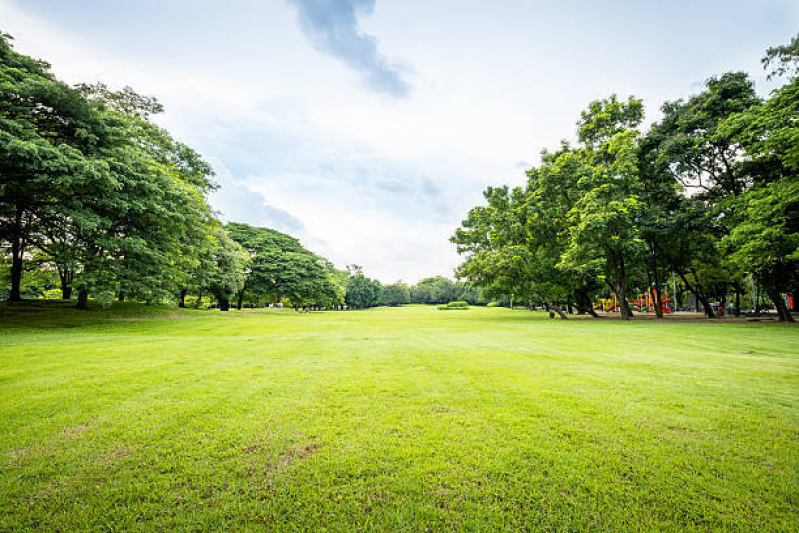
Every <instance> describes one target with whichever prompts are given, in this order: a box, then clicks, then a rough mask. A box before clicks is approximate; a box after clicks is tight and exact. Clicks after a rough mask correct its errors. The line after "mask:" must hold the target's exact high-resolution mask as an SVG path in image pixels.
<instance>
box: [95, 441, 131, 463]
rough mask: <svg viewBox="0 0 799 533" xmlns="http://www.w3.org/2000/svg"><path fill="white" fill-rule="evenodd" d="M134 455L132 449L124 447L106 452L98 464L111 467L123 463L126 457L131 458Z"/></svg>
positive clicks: (98, 459) (99, 458)
mask: <svg viewBox="0 0 799 533" xmlns="http://www.w3.org/2000/svg"><path fill="white" fill-rule="evenodd" d="M131 455H132V451H131V449H130V447H128V446H126V445H123V446H119V447H117V448H114V449H111V450H108V451H106V452H105V453H104V454H102V455H101V456H100V457H98V458H97V460H96V462H97V463H98V464H102V465H111V464H113V463H116V462H118V461H121V460H122V459H124V458H125V457H130V456H131Z"/></svg>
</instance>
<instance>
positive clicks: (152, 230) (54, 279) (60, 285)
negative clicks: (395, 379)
mask: <svg viewBox="0 0 799 533" xmlns="http://www.w3.org/2000/svg"><path fill="white" fill-rule="evenodd" d="M11 40H12V39H11V37H10V36H8V35H0V283H1V284H2V289H0V290H1V291H2V292H3V293H4V296H5V297H6V299H7V300H9V301H12V302H16V301H21V300H22V299H23V297H42V296H49V297H60V298H63V299H70V298H74V297H76V298H75V299H76V300H77V303H76V305H77V306H78V307H86V306H87V305H88V301H89V297H92V298H93V299H95V300H96V301H99V302H100V303H103V304H106V303H109V302H111V301H112V300H114V299H117V300H134V301H143V302H147V303H153V302H176V303H177V305H178V306H180V307H189V306H191V307H197V308H199V307H205V306H206V305H213V306H217V307H219V308H220V309H222V310H228V309H230V308H231V307H237V308H239V309H241V308H243V307H263V306H268V305H289V306H293V307H296V308H309V307H310V308H343V307H345V306H347V307H350V308H368V307H373V306H376V305H392V306H393V305H403V304H407V303H410V302H418V303H446V302H448V301H452V300H458V299H468V300H469V301H470V302H473V303H477V292H476V290H475V289H471V288H470V287H469V286H468V285H467V284H464V283H461V282H455V281H452V280H449V279H447V278H443V277H437V278H428V279H425V280H422V281H421V282H420V283H419V284H417V285H414V286H412V287H409V286H407V285H405V284H404V283H402V282H398V283H394V284H389V285H385V286H384V285H382V284H381V283H380V282H379V281H377V280H373V279H370V278H368V277H366V276H365V275H364V273H363V270H362V269H361V267H359V266H357V265H352V266H350V267H348V270H339V269H337V268H336V267H335V266H334V265H333V264H332V263H331V262H330V261H328V260H327V259H325V258H323V257H320V256H318V255H316V254H314V253H312V252H310V251H309V250H307V249H305V248H304V247H303V246H302V244H301V243H300V242H299V241H298V240H297V239H296V238H294V237H291V236H289V235H286V234H284V233H281V232H279V231H276V230H273V229H269V228H260V227H255V226H251V225H247V224H241V223H236V222H231V223H228V224H223V223H222V222H221V221H220V220H219V219H218V218H217V216H216V214H215V213H214V211H213V209H212V208H211V207H210V205H209V204H208V201H207V196H208V193H210V192H211V191H213V190H215V188H216V187H217V185H216V184H215V183H214V181H213V178H214V173H213V171H212V169H211V167H210V165H208V163H207V162H206V161H204V160H203V159H202V157H201V156H200V155H199V154H198V153H197V152H196V151H195V150H193V149H192V148H191V147H189V146H187V145H186V144H184V143H182V142H180V141H178V140H176V139H175V138H174V137H173V136H172V135H171V134H170V133H169V132H168V131H167V130H165V129H164V128H162V127H160V126H158V125H157V124H156V123H155V122H154V120H153V117H154V116H156V115H158V114H159V113H162V112H163V110H164V109H163V106H162V105H161V104H160V103H159V102H158V101H157V100H156V99H155V98H152V97H148V96H142V95H139V94H137V93H136V92H135V91H134V90H133V89H131V88H129V87H126V88H124V89H123V90H121V91H113V90H111V89H109V88H108V87H107V86H105V85H103V84H100V83H98V84H95V85H85V84H81V85H77V86H74V87H73V86H69V85H67V84H65V83H63V82H61V81H59V80H58V79H56V77H55V76H54V75H53V74H52V73H51V72H50V66H49V65H48V64H47V63H45V62H43V61H39V60H36V59H32V58H30V57H27V56H24V55H22V54H19V53H17V52H16V51H14V49H13V48H12V46H11Z"/></svg>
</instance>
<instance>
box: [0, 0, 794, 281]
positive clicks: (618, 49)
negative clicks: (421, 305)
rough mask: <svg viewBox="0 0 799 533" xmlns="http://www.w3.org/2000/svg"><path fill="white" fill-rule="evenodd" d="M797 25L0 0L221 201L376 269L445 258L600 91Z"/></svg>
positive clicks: (744, 64)
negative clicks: (458, 231)
mask: <svg viewBox="0 0 799 533" xmlns="http://www.w3.org/2000/svg"><path fill="white" fill-rule="evenodd" d="M797 29H799V3H797V2H795V1H781V0H779V1H778V0H727V1H717V0H706V1H702V0H694V1H687V0H683V1H681V0H673V1H671V2H662V1H646V0H639V1H633V0H618V1H610V0H584V1H576V0H572V1H569V0H560V1H534V0H528V1H513V0H505V1H502V2H496V1H488V0H484V1H470V0H458V1H451V0H437V1H434V2H431V1H429V0H425V1H422V0H259V1H256V0H238V1H237V0H231V1H227V2H218V1H211V0H158V1H154V0H137V1H135V2H131V1H128V0H116V1H115V0H104V1H100V0H95V1H89V0H69V1H65V0H24V1H22V0H0V31H4V32H6V33H10V34H12V35H13V36H14V37H15V42H16V45H15V46H16V47H17V49H18V50H19V51H20V52H22V53H26V54H29V55H32V56H35V57H39V58H42V59H45V60H47V61H49V62H50V63H51V64H52V66H53V70H54V72H55V73H56V74H57V75H58V76H59V77H61V78H62V79H64V80H65V81H67V82H70V83H77V82H93V81H104V82H106V83H107V84H109V85H111V86H114V87H122V86H124V85H131V86H133V87H134V88H135V89H136V90H137V91H139V92H141V93H145V94H152V95H155V96H158V97H159V98H160V99H161V101H162V102H163V103H164V105H165V106H166V109H167V111H166V113H165V114H164V115H162V116H161V117H159V121H160V122H161V123H162V124H163V125H164V126H166V127H167V128H169V130H170V131H171V132H172V133H173V134H174V135H175V136H177V137H178V138H180V139H181V140H184V141H185V142H187V143H188V144H190V145H191V146H193V147H195V148H197V149H198V150H199V151H200V152H201V153H202V154H203V155H204V156H205V157H206V158H207V159H208V160H209V161H210V162H211V163H212V164H213V165H214V168H215V169H216V171H217V174H218V181H219V182H220V184H221V188H220V190H219V191H218V192H217V193H216V194H215V195H214V196H213V197H212V198H211V201H212V204H213V205H214V206H215V207H216V208H217V209H218V210H220V212H221V214H222V216H223V218H225V219H227V220H237V221H243V222H249V223H253V224H263V225H268V226H271V227H275V228H277V229H280V230H282V231H287V232H289V233H292V234H294V235H296V236H298V237H299V238H300V239H302V241H303V242H304V243H305V244H306V245H307V246H308V247H310V248H311V249H313V250H314V251H317V252H319V253H321V254H323V255H325V256H327V257H329V258H330V259H332V260H333V261H335V262H336V263H337V264H338V265H339V266H341V267H343V266H344V265H346V264H347V263H357V264H360V265H362V266H363V267H364V269H365V271H366V273H367V274H369V275H371V276H375V277H378V278H380V279H381V280H382V281H384V282H391V281H395V280H397V279H403V280H405V281H408V282H415V281H417V280H418V279H419V278H421V277H424V276H427V275H436V274H444V275H451V273H452V269H453V267H454V266H455V265H456V264H457V262H458V257H457V255H456V254H455V251H454V247H453V246H452V245H450V244H449V242H448V240H447V239H448V237H449V236H450V235H451V234H452V232H453V231H454V229H455V228H456V227H457V225H458V223H459V222H460V220H462V218H463V216H464V215H465V214H466V212H467V211H468V209H469V208H470V207H471V206H473V205H475V204H476V203H478V202H479V201H480V200H481V192H482V190H483V189H484V188H485V187H486V186H487V185H498V184H503V183H510V184H521V183H523V181H524V169H525V168H527V167H529V166H530V165H532V164H535V163H536V161H537V160H538V153H539V152H540V151H541V150H542V149H544V148H547V147H550V148H551V147H555V146H557V144H558V142H559V140H560V139H563V138H571V137H572V136H573V133H574V128H575V122H576V120H577V117H578V115H579V112H580V110H581V109H583V108H584V107H585V106H586V105H587V104H588V102H589V101H591V100H592V99H595V98H599V97H605V96H607V95H609V94H611V93H618V94H619V95H621V96H627V95H636V96H638V97H641V98H643V99H644V102H645V105H646V108H647V117H648V119H649V120H655V119H657V117H658V108H659V107H660V105H661V104H662V102H663V101H665V100H672V99H676V98H680V97H684V96H686V95H690V94H692V93H696V92H698V91H699V90H701V84H702V82H703V80H705V79H707V78H708V77H709V76H712V75H716V74H720V73H723V72H726V71H730V70H744V71H747V72H749V73H750V74H751V75H752V77H753V79H754V80H755V81H756V83H757V85H758V89H759V92H760V93H761V94H766V93H767V92H768V90H769V88H770V87H771V85H769V84H768V83H767V82H766V81H765V79H764V76H763V72H762V69H761V67H760V63H759V59H760V57H762V55H763V51H764V50H765V48H767V47H768V46H771V45H775V44H782V43H785V42H787V41H788V40H789V39H790V37H791V36H792V35H793V34H794V33H795V32H796V31H797Z"/></svg>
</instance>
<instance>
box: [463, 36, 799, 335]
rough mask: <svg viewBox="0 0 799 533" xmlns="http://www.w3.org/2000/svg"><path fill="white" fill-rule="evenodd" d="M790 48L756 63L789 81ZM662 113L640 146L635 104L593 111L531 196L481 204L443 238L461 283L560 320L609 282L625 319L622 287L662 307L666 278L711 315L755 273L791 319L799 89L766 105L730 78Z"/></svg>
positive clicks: (545, 158) (498, 195) (553, 156)
mask: <svg viewBox="0 0 799 533" xmlns="http://www.w3.org/2000/svg"><path fill="white" fill-rule="evenodd" d="M795 41H796V39H794V40H793V41H792V42H791V44H790V45H787V46H785V47H779V48H775V49H770V50H769V52H768V56H767V60H764V63H765V64H767V65H768V64H769V63H770V62H771V61H772V60H775V58H776V59H778V60H779V61H780V62H781V64H782V65H783V67H784V68H783V67H781V68H782V70H780V73H782V74H785V73H789V72H793V71H792V70H790V69H788V68H787V67H786V66H785V65H792V67H791V68H794V66H795V64H796V60H797V57H799V55H797V54H796V53H795V50H794V48H795V45H796V42H795ZM662 110H663V118H662V119H661V120H660V121H659V122H657V123H655V124H653V125H652V127H651V128H650V129H649V131H647V132H646V134H645V135H643V136H642V135H641V134H640V133H639V131H638V127H639V126H640V124H641V122H642V120H643V105H642V103H641V101H640V100H637V99H635V98H632V97H630V98H629V99H627V100H626V101H621V100H619V99H618V98H617V97H616V96H615V95H614V96H611V97H610V98H607V99H603V100H596V101H594V102H592V103H591V104H589V106H588V108H587V109H586V110H585V111H584V112H583V113H582V114H581V117H580V121H579V122H578V132H577V137H578V140H579V141H580V144H579V145H577V146H571V145H569V144H568V143H565V142H564V143H563V144H562V145H561V147H560V148H559V149H558V150H557V151H554V152H547V151H544V152H543V153H542V155H541V164H540V166H539V167H537V168H533V169H530V170H529V171H528V172H527V178H528V181H527V185H526V187H524V188H521V187H517V188H514V189H510V188H508V187H490V188H488V189H487V190H486V191H485V193H484V196H485V199H486V205H481V206H477V207H475V208H473V209H472V210H471V211H470V212H469V214H468V217H467V218H466V219H465V220H464V221H463V223H462V224H461V227H460V228H458V230H457V231H456V232H455V235H453V237H452V238H451V241H452V242H454V243H455V244H456V245H457V246H458V252H459V253H460V254H462V255H463V256H464V261H463V263H462V264H461V265H460V266H459V268H458V271H457V274H458V276H460V277H463V278H466V279H468V280H469V281H470V282H471V283H472V284H474V285H475V286H478V287H480V288H481V290H482V291H483V292H484V293H485V294H486V295H488V296H490V297H493V298H495V299H501V298H509V299H512V298H513V297H515V298H516V299H517V301H518V300H523V301H537V302H540V303H543V304H544V305H547V306H549V307H550V308H552V309H554V310H555V311H556V312H558V313H560V314H561V316H563V317H564V318H565V315H564V314H563V312H562V309H561V308H560V306H559V305H558V302H568V303H569V305H571V304H572V303H573V302H576V306H577V307H578V309H580V308H581V309H582V310H583V311H584V312H585V311H587V312H590V310H591V308H592V307H593V305H592V299H593V298H592V295H594V296H596V295H597V293H598V291H599V290H600V289H601V287H602V285H603V284H606V285H607V287H608V289H610V291H611V292H612V293H615V294H616V295H617V296H618V300H619V301H620V302H621V306H620V307H621V313H622V318H630V317H631V315H632V312H631V309H630V307H629V306H628V304H627V298H628V295H630V296H632V295H633V294H634V293H635V289H633V290H631V289H630V287H633V288H636V287H637V288H638V289H639V290H640V289H641V288H647V287H655V288H656V289H657V290H656V292H657V295H658V296H657V297H660V296H661V292H662V287H664V283H663V282H664V280H665V279H667V278H668V277H669V275H671V276H673V277H675V278H676V277H677V276H679V279H680V281H681V285H682V286H683V287H685V288H686V289H687V290H689V291H690V292H692V293H693V294H694V295H695V296H696V298H697V299H698V300H699V301H700V303H701V305H702V306H703V308H704V310H705V313H706V314H707V315H708V316H711V317H712V316H714V311H713V305H711V302H712V301H713V300H720V301H721V302H724V301H725V299H726V298H727V297H728V295H729V293H730V292H734V293H735V295H736V296H737V297H738V299H740V296H741V294H742V292H743V291H744V289H745V287H744V283H745V280H746V279H748V277H749V276H751V275H754V277H755V278H756V280H757V282H758V283H759V284H760V285H762V286H763V287H764V289H765V290H766V292H767V293H768V294H769V297H770V299H771V300H772V301H774V302H775V305H776V307H777V311H778V312H779V314H780V317H781V318H782V319H783V320H786V321H791V320H792V317H791V315H790V313H789V312H788V311H787V309H785V307H784V305H782V304H781V303H780V302H782V297H781V294H782V293H785V292H789V293H793V294H794V295H795V296H797V295H799V290H797V283H798V282H797V278H799V275H797V269H798V266H797V261H796V235H797V232H798V231H799V223H797V221H796V215H795V213H796V212H797V211H799V209H797V203H796V188H795V186H794V183H795V182H796V176H797V172H799V148H797V147H799V122H797V120H796V116H797V115H799V83H797V80H796V78H795V77H794V78H792V79H791V80H790V82H788V83H787V84H786V85H784V86H783V87H781V88H780V89H778V90H777V91H775V92H774V93H773V94H772V95H771V97H770V98H769V99H768V100H766V101H765V102H763V101H761V100H760V99H759V98H758V97H757V95H756V93H755V90H754V86H753V84H752V82H751V80H750V79H749V77H748V76H747V75H746V74H744V73H740V72H739V73H727V74H724V75H721V76H718V77H712V78H710V79H709V80H707V82H706V84H705V87H704V90H703V91H702V92H701V93H699V94H697V95H694V96H691V97H690V98H688V99H685V100H677V101H674V102H667V103H666V104H664V105H663V107H662ZM673 283H674V282H673ZM631 293H632V294H631ZM605 294H607V293H605ZM600 296H601V293H600ZM656 308H657V309H658V310H659V309H660V306H656ZM658 312H659V311H658Z"/></svg>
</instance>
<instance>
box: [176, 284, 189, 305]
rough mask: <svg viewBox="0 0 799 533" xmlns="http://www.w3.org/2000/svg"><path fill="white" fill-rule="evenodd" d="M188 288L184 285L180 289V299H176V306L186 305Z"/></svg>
mask: <svg viewBox="0 0 799 533" xmlns="http://www.w3.org/2000/svg"><path fill="white" fill-rule="evenodd" d="M187 292H188V290H187V289H186V287H183V288H182V289H180V300H179V301H178V307H180V308H185V307H186V293H187Z"/></svg>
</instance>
